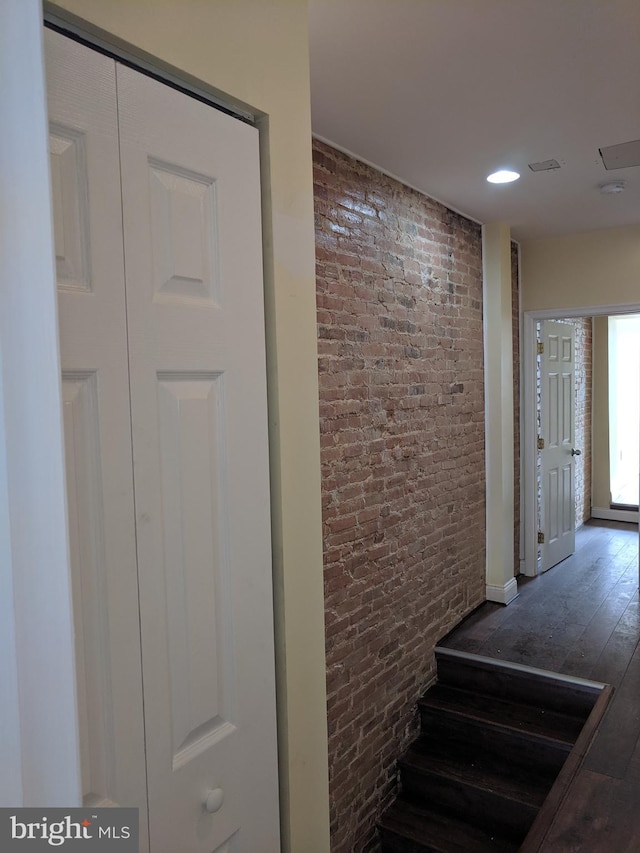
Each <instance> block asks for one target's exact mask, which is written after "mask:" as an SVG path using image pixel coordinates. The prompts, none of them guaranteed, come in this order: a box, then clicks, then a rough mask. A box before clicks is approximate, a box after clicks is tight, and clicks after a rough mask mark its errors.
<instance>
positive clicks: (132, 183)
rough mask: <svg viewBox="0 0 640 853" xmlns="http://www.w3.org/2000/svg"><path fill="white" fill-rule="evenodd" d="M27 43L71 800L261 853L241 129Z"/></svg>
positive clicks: (152, 828)
mask: <svg viewBox="0 0 640 853" xmlns="http://www.w3.org/2000/svg"><path fill="white" fill-rule="evenodd" d="M47 51H48V56H49V61H50V67H49V72H48V73H49V80H50V103H51V129H52V143H51V150H52V175H53V186H54V199H55V202H54V206H55V210H54V213H55V220H56V252H57V255H58V275H59V291H60V327H61V348H62V352H63V371H64V380H65V381H64V394H65V412H67V413H68V415H67V418H66V422H65V423H66V428H67V432H66V436H67V470H68V479H69V486H68V491H69V508H70V535H71V541H72V548H73V553H74V567H73V571H74V583H75V589H76V595H77V602H76V614H77V617H76V618H77V625H78V627H79V630H78V631H77V634H78V681H79V685H80V691H79V694H80V708H81V719H82V720H83V721H84V722H83V730H84V731H85V732H86V733H85V734H84V736H83V768H85V774H84V775H85V777H86V780H87V781H86V784H85V789H86V792H87V795H89V796H92V797H94V799H93V800H92V801H93V802H96V800H97V799H108V800H109V801H112V802H118V803H121V804H122V805H138V806H139V807H140V808H141V823H144V815H145V804H146V803H148V818H149V849H150V850H151V853H175V851H184V853H212V851H220V853H222V851H229V853H232V851H237V853H240V851H245V852H246V853H262V852H263V851H264V853H275V851H277V850H279V837H278V823H279V819H278V779H277V754H276V722H275V687H274V658H273V611H272V593H271V549H270V533H269V478H268V453H267V417H266V375H265V347H264V321H263V290H262V267H261V226H260V180H259V156H258V134H257V131H256V130H255V129H254V128H253V127H250V126H248V125H246V124H244V123H242V122H240V121H238V120H236V119H233V118H231V117H230V116H227V115H225V114H223V113H221V112H219V111H216V110H214V109H213V108H211V107H209V106H207V105H205V104H203V103H201V102H199V101H196V100H194V99H191V98H189V97H188V96H186V95H184V94H183V93H180V92H177V91H175V90H173V89H170V88H168V87H166V86H164V85H163V84H162V83H159V82H158V81H156V80H152V79H150V78H148V77H145V76H144V75H142V74H140V73H138V72H136V71H134V70H132V69H130V68H128V67H124V66H122V65H120V64H117V63H115V62H114V61H113V60H112V59H110V58H106V57H104V56H100V55H98V54H95V53H94V52H92V51H90V50H89V49H87V48H85V47H83V46H80V45H78V44H75V43H73V42H69V41H68V40H67V39H65V38H63V37H62V36H59V35H57V34H54V33H48V34H47ZM65 69H68V72H65ZM92 122H93V124H92ZM56 158H57V159H56ZM94 171H95V172H96V173H97V174H96V175H94ZM101 300H102V301H101ZM127 354H128V357H127ZM143 707H144V712H143ZM143 727H144V738H143ZM96 733H97V735H98V737H97V738H96ZM96 740H97V741H98V742H99V744H103V743H104V744H105V746H104V749H103V748H102V746H100V748H98V747H96V746H95V743H96ZM101 750H102V751H101ZM105 767H106V770H105ZM114 768H115V769H114ZM109 774H110V775H109ZM145 777H146V780H147V781H146V783H145ZM94 780H97V781H94ZM145 843H146V842H145ZM141 849H145V848H144V847H143V848H141Z"/></svg>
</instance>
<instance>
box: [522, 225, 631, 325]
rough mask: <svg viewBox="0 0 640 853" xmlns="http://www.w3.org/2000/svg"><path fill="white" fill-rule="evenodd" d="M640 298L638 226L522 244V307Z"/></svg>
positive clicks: (609, 302) (611, 302)
mask: <svg viewBox="0 0 640 853" xmlns="http://www.w3.org/2000/svg"><path fill="white" fill-rule="evenodd" d="M639 302H640V226H633V227H628V228H612V229H607V230H603V231H591V232H586V233H582V234H573V235H570V236H568V237H550V238H547V239H542V240H531V241H529V242H525V243H523V244H522V309H523V311H534V310H542V309H555V308H559V309H565V308H577V307H584V308H587V307H591V306H598V305H626V304H630V303H639Z"/></svg>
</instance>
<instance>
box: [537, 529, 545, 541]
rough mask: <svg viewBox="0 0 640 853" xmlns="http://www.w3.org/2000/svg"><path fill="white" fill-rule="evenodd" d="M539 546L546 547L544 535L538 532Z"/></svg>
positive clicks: (540, 531)
mask: <svg viewBox="0 0 640 853" xmlns="http://www.w3.org/2000/svg"><path fill="white" fill-rule="evenodd" d="M538 545H544V533H543V532H542V530H538Z"/></svg>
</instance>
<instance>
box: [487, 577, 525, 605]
mask: <svg viewBox="0 0 640 853" xmlns="http://www.w3.org/2000/svg"><path fill="white" fill-rule="evenodd" d="M486 595H487V601H495V602H497V603H498V604H511V602H512V601H513V599H514V598H516V597H517V595H518V581H517V580H516V579H515V578H511V579H510V580H508V581H507V582H506V583H505V584H504V586H498V584H493V583H488V584H487V591H486Z"/></svg>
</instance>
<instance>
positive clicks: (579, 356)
mask: <svg viewBox="0 0 640 853" xmlns="http://www.w3.org/2000/svg"><path fill="white" fill-rule="evenodd" d="M571 322H572V323H573V326H574V328H575V330H576V423H575V429H576V436H575V439H576V447H578V448H580V450H582V455H581V456H577V457H576V460H575V478H576V479H575V482H576V527H578V526H579V525H581V524H583V523H584V522H585V521H587V520H588V519H589V518H591V402H592V399H591V393H592V363H593V362H592V352H593V350H592V346H593V332H592V322H591V317H582V318H580V319H577V320H572V321H571Z"/></svg>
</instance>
